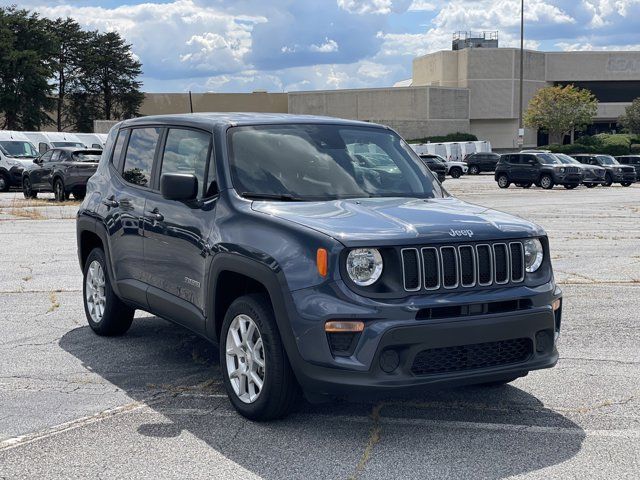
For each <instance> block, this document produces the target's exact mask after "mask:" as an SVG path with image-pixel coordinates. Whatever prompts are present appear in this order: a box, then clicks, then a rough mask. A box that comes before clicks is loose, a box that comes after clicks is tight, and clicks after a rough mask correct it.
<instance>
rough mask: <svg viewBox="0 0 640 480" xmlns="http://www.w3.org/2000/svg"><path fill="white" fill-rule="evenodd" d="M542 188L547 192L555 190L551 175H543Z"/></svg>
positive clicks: (541, 178)
mask: <svg viewBox="0 0 640 480" xmlns="http://www.w3.org/2000/svg"><path fill="white" fill-rule="evenodd" d="M540 186H541V187H542V188H544V189H545V190H551V189H552V188H553V178H551V175H542V176H541V177H540Z"/></svg>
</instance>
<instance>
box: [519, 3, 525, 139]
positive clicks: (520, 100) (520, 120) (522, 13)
mask: <svg viewBox="0 0 640 480" xmlns="http://www.w3.org/2000/svg"><path fill="white" fill-rule="evenodd" d="M523 88H524V0H521V3H520V95H519V96H518V144H519V146H522V145H523V144H524V124H523V122H522V101H523Z"/></svg>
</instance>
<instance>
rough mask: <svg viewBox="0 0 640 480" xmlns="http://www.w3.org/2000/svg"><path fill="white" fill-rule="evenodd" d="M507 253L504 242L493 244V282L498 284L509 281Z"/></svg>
mask: <svg viewBox="0 0 640 480" xmlns="http://www.w3.org/2000/svg"><path fill="white" fill-rule="evenodd" d="M508 257H509V254H508V252H507V245H506V244H505V243H495V244H494V245H493V271H494V276H495V282H496V283H499V284H503V283H507V282H508V281H509V258H508Z"/></svg>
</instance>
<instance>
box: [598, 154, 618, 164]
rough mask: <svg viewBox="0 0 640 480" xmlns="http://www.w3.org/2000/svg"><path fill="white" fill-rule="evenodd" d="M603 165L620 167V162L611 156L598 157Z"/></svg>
mask: <svg viewBox="0 0 640 480" xmlns="http://www.w3.org/2000/svg"><path fill="white" fill-rule="evenodd" d="M596 158H597V159H598V161H599V162H600V164H601V165H619V163H618V161H617V160H616V159H615V158H613V157H612V156H611V155H596Z"/></svg>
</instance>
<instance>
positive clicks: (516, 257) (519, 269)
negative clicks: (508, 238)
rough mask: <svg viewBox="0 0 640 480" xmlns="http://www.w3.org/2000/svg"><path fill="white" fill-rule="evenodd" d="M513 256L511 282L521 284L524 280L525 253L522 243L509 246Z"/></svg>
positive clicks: (512, 243)
mask: <svg viewBox="0 0 640 480" xmlns="http://www.w3.org/2000/svg"><path fill="white" fill-rule="evenodd" d="M509 253H510V254H511V281H512V282H521V281H523V280H524V251H523V249H522V244H521V243H520V242H511V243H510V244H509Z"/></svg>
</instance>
